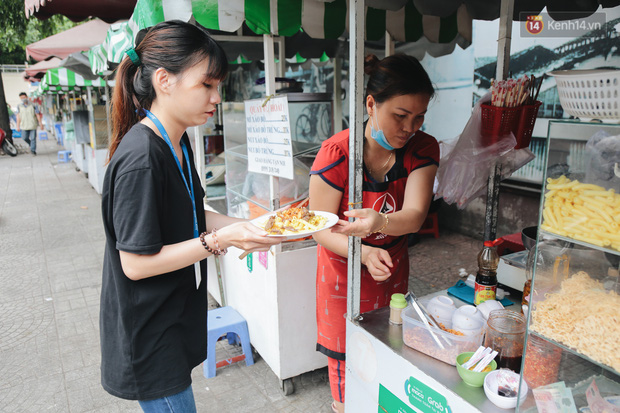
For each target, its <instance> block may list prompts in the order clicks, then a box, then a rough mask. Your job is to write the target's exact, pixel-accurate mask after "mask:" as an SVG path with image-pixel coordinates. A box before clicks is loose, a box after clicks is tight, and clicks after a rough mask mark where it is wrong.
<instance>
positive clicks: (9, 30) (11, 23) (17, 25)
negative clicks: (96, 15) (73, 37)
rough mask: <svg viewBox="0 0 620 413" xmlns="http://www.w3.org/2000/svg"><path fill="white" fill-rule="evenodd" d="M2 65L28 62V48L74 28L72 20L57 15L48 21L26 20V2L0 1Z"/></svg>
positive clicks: (0, 56)
mask: <svg viewBox="0 0 620 413" xmlns="http://www.w3.org/2000/svg"><path fill="white" fill-rule="evenodd" d="M0 16H2V30H0V63H2V64H22V63H24V61H25V60H26V52H25V50H26V46H27V45H29V44H30V43H34V42H36V41H39V40H41V39H45V38H46V37H49V36H52V35H54V34H56V33H60V32H62V31H64V30H67V29H69V28H71V27H73V26H75V23H73V22H72V21H71V20H69V19H67V18H66V17H64V16H61V15H55V16H52V17H50V18H49V19H47V20H39V19H37V18H36V17H31V18H30V19H27V18H26V14H25V13H24V0H2V1H0Z"/></svg>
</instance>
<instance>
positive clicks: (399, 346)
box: [345, 0, 620, 413]
mask: <svg viewBox="0 0 620 413" xmlns="http://www.w3.org/2000/svg"><path fill="white" fill-rule="evenodd" d="M350 4H351V9H350V19H349V24H350V26H349V27H350V33H351V43H350V55H351V72H350V76H351V82H350V83H351V85H352V89H353V93H352V96H353V97H352V99H351V102H359V101H362V99H361V98H362V90H363V75H362V67H363V61H362V56H363V46H362V45H361V44H360V43H362V42H361V40H362V39H363V38H364V29H363V22H364V11H365V9H364V1H363V0H361V1H352V2H351V3H350ZM437 7H438V8H441V7H442V6H437ZM513 9H514V1H502V2H501V15H500V19H501V20H500V36H499V41H498V67H497V76H496V78H497V79H503V78H505V77H506V75H507V72H508V59H509V56H510V52H509V51H510V40H509V36H510V32H511V30H510V29H511V23H512V11H513ZM612 93H613V92H612ZM350 114H351V122H350V125H351V136H354V137H355V139H351V140H350V153H351V154H353V156H352V157H351V159H350V167H349V176H350V177H352V179H350V180H349V182H350V185H349V193H350V199H351V201H352V202H351V204H352V205H356V204H357V203H358V202H359V201H361V192H362V191H361V183H362V177H361V175H362V172H361V170H362V139H361V133H360V132H358V131H360V130H361V127H362V116H363V113H362V109H361V107H359V106H358V107H355V105H354V104H353V103H352V104H351V109H350ZM556 126H557V125H556ZM498 169H499V168H496V172H495V174H491V175H492V176H491V178H490V179H489V184H488V200H487V203H488V205H487V217H486V220H485V221H486V222H485V239H494V238H495V231H496V225H497V185H499V176H500V172H499V170H498ZM540 215H541V216H542V213H541V214H540ZM551 235H553V236H554V237H557V235H556V234H551ZM566 241H570V242H573V241H574V239H572V238H569V239H566ZM589 247H591V245H589ZM537 249H538V247H537ZM603 249H604V248H603ZM605 252H606V253H607V254H612V251H609V250H606V251H605ZM613 255H614V256H617V255H618V252H617V251H613ZM600 257H601V255H599V256H598V257H596V258H591V259H589V260H580V259H579V258H575V260H576V262H577V263H579V264H577V267H580V266H583V265H585V266H588V265H590V266H592V265H593V263H598V262H599V261H601V259H600ZM360 260H361V243H360V239H359V238H356V237H350V239H349V271H348V289H349V291H348V294H347V297H348V298H347V309H348V313H347V351H346V353H347V364H346V395H347V396H346V404H345V409H346V412H356V413H359V412H362V413H363V412H376V411H377V409H378V411H380V412H425V413H426V412H442V413H444V412H502V411H505V410H504V409H501V408H499V407H497V406H496V405H495V404H493V403H491V401H490V400H489V399H488V398H487V396H486V395H485V392H484V390H483V389H482V388H474V387H469V386H468V385H466V384H465V383H464V382H463V381H462V380H461V379H460V377H459V375H458V374H457V371H456V368H455V367H453V366H451V365H448V364H446V363H443V362H440V361H438V360H436V359H435V358H433V357H430V356H428V355H426V354H422V353H421V352H419V351H416V350H413V349H412V348H410V347H408V346H405V345H404V342H403V329H405V333H406V330H407V328H408V326H407V321H406V320H405V321H404V326H402V327H401V326H395V325H390V324H389V323H388V318H389V308H383V309H378V310H374V311H371V312H368V313H365V314H360V311H359V309H360V295H359V291H360V280H361V276H360V267H361V262H360ZM578 260H579V261H578ZM580 261H582V262H580ZM539 265H540V264H539ZM553 266H554V262H553V260H552V261H551V264H550V263H549V259H547V261H546V268H544V270H546V273H547V277H548V274H549V273H552V272H553V271H550V267H553ZM617 266H618V264H617V262H616V263H615V268H616V271H617ZM556 267H557V263H556ZM612 269H613V265H612ZM556 272H557V271H556ZM541 277H542V275H541ZM552 279H553V280H554V281H553V282H555V284H554V285H555V286H556V287H557V284H558V283H559V281H557V278H556V277H555V276H553V277H552ZM565 279H566V278H565ZM553 282H551V283H553ZM549 283H550V281H549V279H547V285H548V284H549ZM616 283H617V279H616ZM437 294H444V295H445V294H446V292H445V291H442V292H439V293H437ZM425 298H430V297H425ZM542 299H543V295H542V294H541V297H540V300H542ZM454 301H455V303H456V305H457V306H459V305H461V304H463V302H461V301H459V300H454ZM517 311H518V310H517ZM409 328H410V326H409ZM538 328H539V329H540V330H542V328H540V326H539V327H538ZM547 331H548V330H547ZM417 333H418V334H419V333H420V332H419V331H418V332H417ZM533 334H534V336H538V338H542V339H546V340H547V341H548V342H551V343H555V344H553V345H552V348H553V349H552V350H551V351H552V352H555V353H557V350H558V349H559V350H560V355H562V357H564V358H563V360H564V362H563V364H564V366H563V367H562V368H561V371H560V374H559V375H558V372H557V371H556V372H555V373H556V375H555V376H554V377H555V378H554V379H553V380H552V381H547V382H545V383H543V384H550V383H552V382H553V381H556V380H558V379H559V380H564V381H566V386H569V384H570V385H571V386H573V389H572V391H573V394H574V395H575V398H577V397H578V396H579V397H580V398H581V400H582V401H584V400H585V399H586V396H588V401H587V402H588V404H589V403H590V399H589V397H590V396H591V395H592V394H593V393H594V391H593V390H592V387H593V386H594V387H595V388H596V385H595V384H591V383H590V382H592V380H593V378H595V379H596V383H597V384H598V385H599V386H600V387H601V388H604V390H601V394H603V395H610V394H615V395H618V394H620V384H619V382H620V380H619V379H620V376H619V373H618V370H617V369H614V368H612V367H610V365H609V360H607V364H605V363H603V362H601V359H602V358H604V357H603V356H602V355H601V354H599V358H598V359H597V358H595V359H592V358H588V356H586V355H584V354H583V350H580V351H578V350H575V349H574V348H571V347H570V346H567V345H566V344H565V343H564V344H562V343H558V342H557V341H555V340H557V339H556V338H555V337H553V336H552V337H551V339H550V338H549V337H548V336H546V335H545V334H541V333H540V332H535V333H533ZM528 340H529V338H528ZM422 345H425V346H428V347H427V348H431V349H432V348H433V346H435V343H433V342H432V340H430V338H429V342H427V343H424V344H422ZM528 345H529V344H528ZM554 346H555V347H554ZM535 352H536V351H532V350H530V349H529V347H528V349H527V350H526V351H525V355H524V364H525V366H526V368H527V366H528V361H530V363H532V361H531V360H532V359H535V354H534V355H532V353H535ZM444 355H445V354H444ZM456 355H457V354H454V355H453V356H454V357H456ZM590 357H591V356H590ZM553 358H554V359H556V360H557V357H553ZM536 360H538V361H537V362H534V363H537V364H536V368H540V367H543V366H540V364H541V363H542V364H546V363H547V362H549V359H548V358H547V359H545V358H543V359H541V358H540V357H539V358H537V359H536ZM584 360H585V361H584ZM566 366H568V368H567V367H566ZM530 368H531V367H530ZM571 369H572V370H573V372H572V373H573V374H572V375H570V374H569V373H568V370H571ZM525 380H527V377H526V378H525ZM525 380H522V382H521V386H520V393H519V396H518V399H519V406H518V409H519V411H527V412H535V411H537V410H536V405H535V402H534V396H532V393H531V392H529V393H528V390H527V386H525V385H524V384H523V383H525ZM562 384H564V382H562ZM588 385H589V386H590V387H588ZM596 392H597V393H598V389H597V390H596ZM569 394H570V391H569ZM582 406H583V404H582ZM549 411H553V410H549ZM558 411H559V410H558ZM575 411H576V410H575ZM581 411H585V410H581ZM588 411H589V410H588ZM601 411H602V410H601ZM609 411H612V410H609Z"/></svg>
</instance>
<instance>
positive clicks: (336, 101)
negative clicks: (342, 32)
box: [332, 57, 342, 133]
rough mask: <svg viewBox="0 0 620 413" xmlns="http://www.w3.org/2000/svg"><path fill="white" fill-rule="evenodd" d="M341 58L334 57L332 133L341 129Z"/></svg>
mask: <svg viewBox="0 0 620 413" xmlns="http://www.w3.org/2000/svg"><path fill="white" fill-rule="evenodd" d="M341 80H342V58H341V57H334V96H333V98H332V104H333V105H334V106H333V108H332V109H333V110H332V114H333V116H332V119H333V123H334V128H333V129H334V133H338V132H340V131H341V130H342V82H341Z"/></svg>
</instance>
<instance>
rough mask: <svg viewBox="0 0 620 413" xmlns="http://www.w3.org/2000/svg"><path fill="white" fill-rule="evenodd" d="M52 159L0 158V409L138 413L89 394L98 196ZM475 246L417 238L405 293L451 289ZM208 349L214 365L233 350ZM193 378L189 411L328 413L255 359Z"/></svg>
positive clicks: (96, 388) (310, 380)
mask: <svg viewBox="0 0 620 413" xmlns="http://www.w3.org/2000/svg"><path fill="white" fill-rule="evenodd" d="M17 141H18V142H19V140H17ZM22 143H23V142H22ZM60 149H62V147H60V146H57V144H56V143H55V141H53V140H48V141H39V143H38V150H37V152H38V155H37V156H32V155H30V154H27V153H23V152H25V151H20V154H19V155H18V156H17V157H15V158H11V157H9V156H6V155H0V411H3V412H71V413H78V412H140V411H141V410H140V409H139V407H138V404H137V403H136V402H130V401H124V400H120V399H117V398H115V397H112V396H110V395H108V394H107V393H106V392H105V391H104V390H103V389H102V388H101V385H100V381H99V364H100V353H99V328H98V325H99V324H98V318H99V294H100V286H101V265H102V261H103V249H104V242H105V237H104V232H103V226H102V223H101V213H100V202H101V198H100V196H99V195H98V194H97V193H96V192H95V191H94V190H93V189H92V187H91V186H90V184H89V183H88V180H87V179H86V177H85V176H84V174H83V173H81V172H77V171H76V169H75V164H74V163H72V162H71V163H60V164H59V163H58V160H57V151H58V150H60ZM478 248H479V243H478V242H476V241H473V240H472V239H470V238H467V237H463V236H460V235H450V234H442V236H441V238H439V239H438V240H435V239H432V238H428V237H424V238H422V241H421V242H420V243H418V244H416V245H415V246H413V247H412V248H410V256H412V258H413V259H412V262H411V267H412V274H413V275H412V279H411V282H410V284H411V287H412V289H413V290H414V291H415V292H417V293H418V294H420V295H424V294H427V293H429V292H432V291H436V290H438V289H441V288H446V287H448V286H450V285H452V284H454V282H455V281H456V277H457V276H456V274H458V268H460V267H465V268H466V269H468V270H469V271H473V270H474V269H475V265H476V264H475V262H476V253H477V250H478ZM451 263H454V264H451ZM218 346H219V347H218V359H219V358H223V354H221V353H224V352H226V353H235V352H236V351H238V349H236V348H233V347H230V346H228V345H227V344H222V343H221V342H220V344H218ZM193 379H194V384H193V388H194V394H195V397H196V402H197V406H198V411H199V412H257V413H258V412H299V413H302V412H303V413H312V412H330V411H331V409H330V404H331V396H330V390H329V385H328V382H327V373H326V370H325V369H320V370H318V371H315V372H310V373H306V374H303V375H301V376H300V377H296V378H295V379H294V382H295V388H296V391H295V393H294V394H292V395H290V396H284V395H283V394H282V392H281V391H280V383H279V380H278V379H277V377H276V376H275V374H274V373H273V372H272V371H271V370H270V368H269V367H268V366H267V364H266V363H265V362H264V361H263V360H262V359H261V358H260V357H257V358H256V364H255V365H253V366H249V367H246V366H245V365H244V363H238V364H235V365H232V366H229V367H225V368H221V369H218V372H217V376H216V377H215V378H213V379H205V378H204V377H203V375H202V368H201V367H198V368H196V369H195V370H194V373H193Z"/></svg>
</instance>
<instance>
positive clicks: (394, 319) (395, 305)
mask: <svg viewBox="0 0 620 413" xmlns="http://www.w3.org/2000/svg"><path fill="white" fill-rule="evenodd" d="M406 307H407V300H405V295H404V294H400V293H395V294H392V299H391V300H390V323H392V324H402V323H403V319H402V316H401V313H402V312H403V309H405V308H406Z"/></svg>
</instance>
